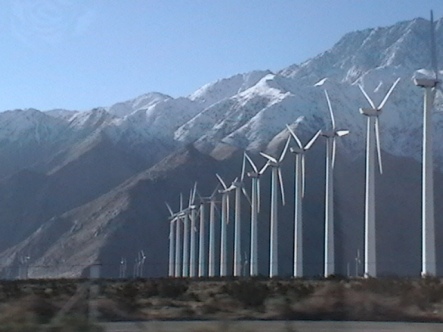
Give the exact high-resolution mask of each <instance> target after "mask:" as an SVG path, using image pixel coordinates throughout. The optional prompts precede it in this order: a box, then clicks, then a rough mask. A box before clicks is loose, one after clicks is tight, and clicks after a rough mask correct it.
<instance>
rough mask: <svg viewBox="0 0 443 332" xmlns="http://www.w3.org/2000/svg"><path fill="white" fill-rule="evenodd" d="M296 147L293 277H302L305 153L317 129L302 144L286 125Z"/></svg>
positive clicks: (292, 150) (312, 141)
mask: <svg viewBox="0 0 443 332" xmlns="http://www.w3.org/2000/svg"><path fill="white" fill-rule="evenodd" d="M286 127H287V128H288V130H289V132H290V133H291V136H292V137H293V138H294V140H295V141H296V142H297V147H295V148H291V149H290V151H291V152H292V153H294V154H295V188H294V201H295V202H294V209H295V210H294V270H293V276H294V277H296V278H297V277H303V206H302V202H303V196H304V194H305V153H306V151H308V150H309V149H310V148H311V147H312V145H313V144H314V143H315V141H316V140H317V138H318V136H320V133H321V130H319V131H318V132H317V133H316V134H315V135H314V136H313V137H312V138H311V139H310V140H309V142H308V143H307V144H306V145H304V146H303V144H302V143H301V141H300V139H299V138H298V137H297V135H296V134H295V133H294V131H293V130H292V129H291V127H289V126H288V125H286Z"/></svg>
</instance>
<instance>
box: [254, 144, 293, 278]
mask: <svg viewBox="0 0 443 332" xmlns="http://www.w3.org/2000/svg"><path fill="white" fill-rule="evenodd" d="M290 139H291V136H289V137H288V139H287V140H286V144H285V147H284V148H283V151H282V153H281V155H280V158H279V159H278V160H277V159H276V158H274V157H272V156H270V155H268V154H266V153H263V152H260V154H261V155H262V156H263V157H265V158H266V159H267V160H268V161H267V163H266V164H265V166H263V168H262V169H261V170H260V173H263V172H264V171H265V170H266V169H267V168H268V167H271V171H272V173H271V212H270V214H271V215H270V219H271V232H270V233H271V234H270V253H269V277H270V278H272V277H276V276H278V224H277V223H278V205H277V204H278V198H277V195H278V184H279V183H280V192H281V198H282V204H283V205H285V203H286V202H285V191H284V187H283V177H282V174H281V163H282V161H283V159H284V158H285V155H286V152H287V151H288V146H289V142H290Z"/></svg>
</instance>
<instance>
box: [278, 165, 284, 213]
mask: <svg viewBox="0 0 443 332" xmlns="http://www.w3.org/2000/svg"><path fill="white" fill-rule="evenodd" d="M277 173H278V182H279V183H280V192H281V202H282V204H283V205H285V204H286V200H285V187H284V186H283V176H282V174H281V168H280V167H278V168H277Z"/></svg>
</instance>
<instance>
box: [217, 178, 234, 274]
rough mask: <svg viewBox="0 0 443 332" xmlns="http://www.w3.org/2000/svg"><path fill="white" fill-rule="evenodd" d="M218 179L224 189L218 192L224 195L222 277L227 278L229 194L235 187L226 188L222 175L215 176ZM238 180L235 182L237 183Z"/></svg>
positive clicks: (221, 242) (221, 240) (221, 244)
mask: <svg viewBox="0 0 443 332" xmlns="http://www.w3.org/2000/svg"><path fill="white" fill-rule="evenodd" d="M215 175H216V176H217V179H218V180H219V181H220V183H221V185H222V187H223V189H220V190H219V191H218V192H219V193H220V194H222V213H221V214H222V215H221V231H220V233H221V237H220V276H221V277H225V276H226V275H227V273H228V265H227V264H228V262H227V250H228V242H227V236H228V234H227V225H228V223H229V193H230V192H231V190H233V189H234V187H233V186H232V185H231V186H230V187H229V188H228V187H227V186H226V183H225V182H224V181H223V179H222V178H221V176H220V175H218V174H215ZM235 181H236V180H234V182H235Z"/></svg>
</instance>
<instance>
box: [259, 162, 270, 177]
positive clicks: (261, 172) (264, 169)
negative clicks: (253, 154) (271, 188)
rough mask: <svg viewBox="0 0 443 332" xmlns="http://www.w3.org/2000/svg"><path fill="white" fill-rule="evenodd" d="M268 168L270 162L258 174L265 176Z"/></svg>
mask: <svg viewBox="0 0 443 332" xmlns="http://www.w3.org/2000/svg"><path fill="white" fill-rule="evenodd" d="M268 167H269V161H268V162H267V163H266V164H265V166H263V168H262V169H261V170H260V172H258V174H259V175H261V174H263V173H264V172H265V171H266V169H267V168H268Z"/></svg>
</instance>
